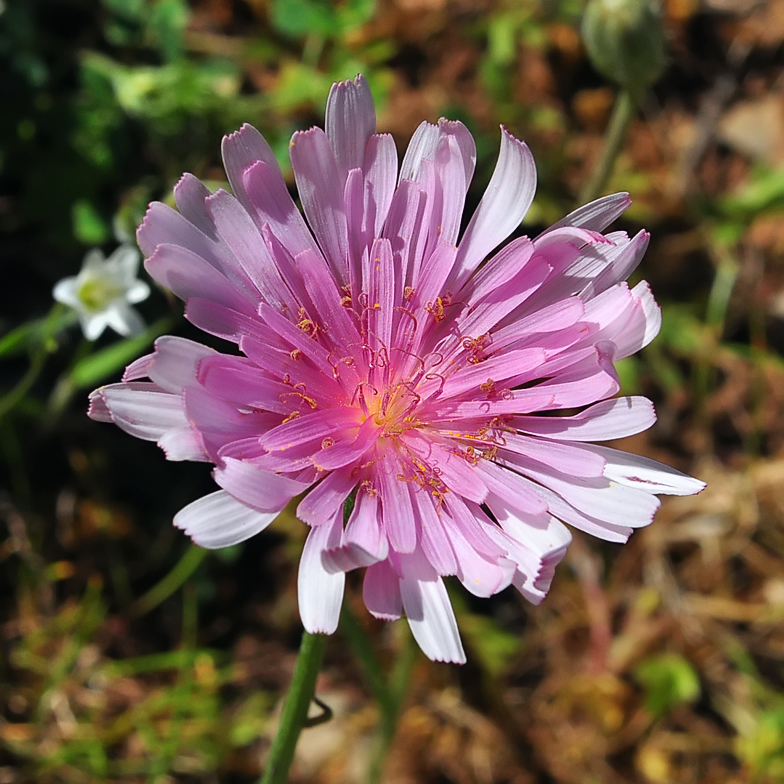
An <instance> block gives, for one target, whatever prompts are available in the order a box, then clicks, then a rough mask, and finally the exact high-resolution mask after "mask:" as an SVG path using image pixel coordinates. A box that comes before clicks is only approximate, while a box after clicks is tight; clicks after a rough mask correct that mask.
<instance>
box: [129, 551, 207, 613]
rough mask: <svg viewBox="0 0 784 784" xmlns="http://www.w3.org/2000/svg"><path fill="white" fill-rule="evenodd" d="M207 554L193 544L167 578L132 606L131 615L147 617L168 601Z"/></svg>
mask: <svg viewBox="0 0 784 784" xmlns="http://www.w3.org/2000/svg"><path fill="white" fill-rule="evenodd" d="M207 552H208V551H207V550H205V549H204V548H203V547H199V546H198V545H195V544H192V545H191V546H190V547H189V548H188V549H187V550H186V551H185V555H183V556H182V558H180V560H179V561H178V562H177V563H176V564H175V566H174V568H173V569H172V570H171V571H170V572H169V573H168V574H167V575H166V577H164V578H163V579H162V580H161V581H160V582H159V583H156V584H155V585H153V587H152V588H150V590H149V591H147V593H146V594H144V596H141V597H139V598H138V599H137V600H136V601H135V602H134V604H133V605H132V606H131V615H135V616H137V617H138V616H140V615H146V614H147V613H148V612H150V610H152V609H154V608H155V607H157V606H158V605H159V604H160V603H161V602H163V601H165V600H166V599H168V598H169V597H170V596H171V595H172V594H173V593H174V592H175V591H176V590H177V589H178V588H179V587H180V586H181V585H183V583H184V582H185V581H186V580H187V579H188V578H189V577H190V576H191V575H192V574H193V573H194V572H195V571H196V567H198V565H199V564H200V563H201V562H202V561H203V560H204V558H205V556H206V555H207Z"/></svg>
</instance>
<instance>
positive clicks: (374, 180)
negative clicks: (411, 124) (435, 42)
mask: <svg viewBox="0 0 784 784" xmlns="http://www.w3.org/2000/svg"><path fill="white" fill-rule="evenodd" d="M363 169H364V171H365V215H366V222H367V224H368V227H369V228H371V229H372V230H373V236H375V237H380V236H381V230H382V228H383V226H384V222H385V221H386V219H387V214H388V212H389V205H390V204H391V203H392V197H393V196H394V193H395V180H396V179H397V147H395V140H394V139H393V138H392V136H390V135H389V134H387V133H385V134H374V135H373V136H371V137H370V139H369V140H368V144H367V148H366V150H365V161H364V163H363Z"/></svg>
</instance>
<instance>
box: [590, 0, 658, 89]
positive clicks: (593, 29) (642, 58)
mask: <svg viewBox="0 0 784 784" xmlns="http://www.w3.org/2000/svg"><path fill="white" fill-rule="evenodd" d="M582 34H583V41H584V42H585V48H586V49H587V50H588V56H589V57H590V58H591V63H592V64H593V66H594V68H596V70H597V71H599V73H601V74H602V75H603V76H606V77H607V78H608V79H611V80H612V81H614V82H615V83H616V84H618V85H620V86H621V87H623V88H625V89H627V90H629V91H631V92H632V93H634V94H639V93H640V92H642V91H643V90H645V88H647V87H649V86H650V85H651V84H653V83H654V82H655V81H656V80H657V79H658V78H659V76H661V73H662V71H663V70H664V66H665V65H666V63H667V46H666V40H665V36H664V29H663V27H662V22H661V11H660V8H659V3H658V2H657V1H656V0H589V2H588V5H587V6H586V9H585V15H584V16H583V24H582Z"/></svg>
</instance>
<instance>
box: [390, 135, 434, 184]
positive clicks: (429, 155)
mask: <svg viewBox="0 0 784 784" xmlns="http://www.w3.org/2000/svg"><path fill="white" fill-rule="evenodd" d="M440 136H441V133H440V131H439V129H438V126H437V125H433V124H432V123H429V122H423V123H421V124H420V125H419V127H418V128H417V129H416V130H415V131H414V135H413V136H412V137H411V141H410V142H409V143H408V147H407V148H406V154H405V155H404V156H403V163H402V164H401V165H400V179H399V182H400V183H402V182H403V181H404V180H413V181H414V182H416V181H418V180H419V177H420V173H421V167H422V161H423V160H431V161H432V160H433V156H434V155H435V152H436V146H437V145H438V140H439V138H440Z"/></svg>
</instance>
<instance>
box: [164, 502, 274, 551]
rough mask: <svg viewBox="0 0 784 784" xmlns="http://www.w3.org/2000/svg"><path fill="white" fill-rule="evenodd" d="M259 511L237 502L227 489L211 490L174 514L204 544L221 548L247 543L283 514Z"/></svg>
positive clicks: (178, 522) (197, 540)
mask: <svg viewBox="0 0 784 784" xmlns="http://www.w3.org/2000/svg"><path fill="white" fill-rule="evenodd" d="M279 512H280V510H278V511H273V512H258V511H256V510H255V509H251V508H249V507H247V506H245V505H244V504H241V503H240V502H239V501H237V499H236V498H233V497H232V496H230V495H229V494H228V493H227V492H225V491H224V490H218V491H217V492H215V493H210V495H206V496H204V497H203V498H199V499H198V500H196V501H193V502H192V503H190V504H188V506H186V507H185V508H183V509H181V510H180V511H179V512H177V514H176V515H175V516H174V525H175V526H176V527H177V528H181V529H182V530H183V531H184V532H185V533H186V534H188V536H190V538H191V539H193V541H194V542H195V543H196V544H197V545H199V546H200V547H206V548H207V549H208V550H217V549H219V548H221V547H230V546H231V545H234V544H239V543H240V542H244V541H245V540H246V539H250V537H251V536H255V535H256V534H257V533H259V532H260V531H263V530H264V529H265V528H266V527H267V526H268V525H269V524H270V523H271V522H272V521H273V520H274V519H275V518H276V517H277V516H278V514H279Z"/></svg>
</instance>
